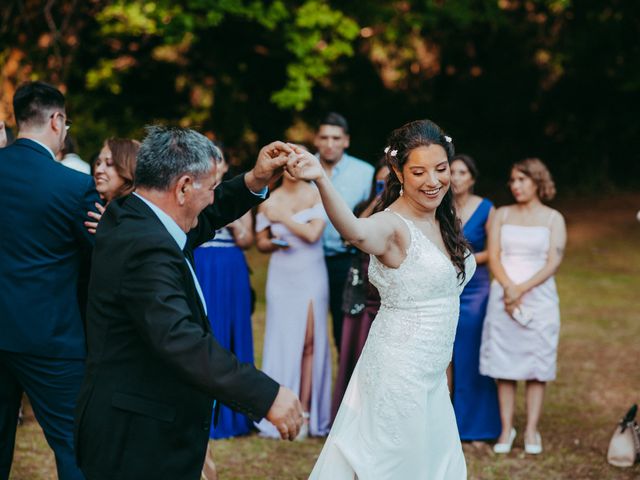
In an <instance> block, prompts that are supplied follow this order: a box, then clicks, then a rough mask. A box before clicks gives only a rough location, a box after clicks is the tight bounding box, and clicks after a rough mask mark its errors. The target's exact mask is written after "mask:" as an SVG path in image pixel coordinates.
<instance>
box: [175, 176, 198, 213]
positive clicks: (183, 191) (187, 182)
mask: <svg viewBox="0 0 640 480" xmlns="http://www.w3.org/2000/svg"><path fill="white" fill-rule="evenodd" d="M192 187H193V179H192V178H191V177H190V176H189V175H182V176H181V177H180V178H178V180H177V181H176V184H175V186H174V187H173V191H174V194H175V196H176V201H177V202H178V205H180V206H183V205H184V204H185V203H186V201H187V193H188V192H189V190H191V188H192Z"/></svg>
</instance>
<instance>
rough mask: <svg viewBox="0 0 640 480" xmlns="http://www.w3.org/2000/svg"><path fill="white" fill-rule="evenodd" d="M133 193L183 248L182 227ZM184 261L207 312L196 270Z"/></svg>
mask: <svg viewBox="0 0 640 480" xmlns="http://www.w3.org/2000/svg"><path fill="white" fill-rule="evenodd" d="M133 194H134V195H135V196H136V197H138V198H139V199H140V200H142V201H143V202H144V203H146V204H147V205H148V206H149V208H150V209H151V210H152V211H153V213H155V214H156V216H157V217H158V220H160V222H162V225H164V228H166V229H167V231H168V232H169V235H171V237H173V239H174V240H175V241H176V243H177V244H178V247H180V250H184V246H185V245H186V244H187V234H186V233H184V232H183V231H182V229H181V228H180V227H179V226H178V224H177V223H176V222H175V220H174V219H173V218H171V217H170V216H169V215H167V214H166V213H164V212H163V211H162V209H161V208H160V207H158V206H157V205H156V204H155V203H153V202H151V201H149V200H147V199H146V198H144V197H143V196H141V195H138V194H137V193H136V192H133ZM184 261H185V263H186V264H187V266H188V267H189V271H190V272H191V276H192V277H193V283H194V284H195V285H196V290H197V291H198V295H200V302H202V307H203V308H204V313H207V303H206V302H205V301H204V295H202V289H201V288H200V284H199V283H198V277H196V272H195V271H194V270H193V267H192V266H191V262H189V260H187V257H184Z"/></svg>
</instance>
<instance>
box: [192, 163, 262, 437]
mask: <svg viewBox="0 0 640 480" xmlns="http://www.w3.org/2000/svg"><path fill="white" fill-rule="evenodd" d="M227 170H228V166H227V164H226V163H225V162H224V161H223V162H222V163H221V164H218V169H217V171H218V175H219V176H220V177H222V176H223V175H224V174H225V173H226V172H227ZM220 179H222V178H220ZM252 243H253V219H252V216H251V212H247V213H246V214H245V215H244V216H242V217H241V218H239V219H238V220H236V221H235V222H233V223H231V224H229V225H227V226H226V227H224V228H222V229H220V230H218V231H216V235H215V237H214V238H213V239H212V240H210V241H208V242H206V243H203V244H202V245H201V246H200V247H198V248H197V249H196V250H195V251H194V258H195V264H196V276H197V277H198V282H199V283H200V286H201V287H202V293H203V295H204V298H205V302H206V303H207V311H208V317H209V321H210V322H211V330H212V332H213V336H214V337H215V338H216V340H217V341H218V343H219V344H220V345H222V346H223V347H224V348H226V349H228V350H229V351H231V352H232V353H233V354H235V356H236V357H237V358H238V360H239V361H240V362H243V363H245V362H247V363H253V334H252V332H251V285H250V283H249V268H248V267H247V261H246V259H245V256H244V252H243V249H245V248H249V247H250V246H251V245H252ZM251 428H252V423H251V422H250V421H249V419H248V418H247V417H246V416H244V415H242V414H240V413H237V412H234V411H233V410H231V409H230V408H227V407H226V406H224V405H221V406H220V412H219V414H218V422H217V425H216V426H214V425H213V422H212V423H211V431H210V432H209V436H210V437H211V438H214V439H219V438H229V437H235V436H238V435H244V434H247V433H249V431H250V430H251Z"/></svg>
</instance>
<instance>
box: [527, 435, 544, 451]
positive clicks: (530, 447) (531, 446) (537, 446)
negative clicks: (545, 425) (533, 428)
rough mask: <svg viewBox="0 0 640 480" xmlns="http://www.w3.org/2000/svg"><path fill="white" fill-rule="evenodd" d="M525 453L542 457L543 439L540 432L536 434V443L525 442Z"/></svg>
mask: <svg viewBox="0 0 640 480" xmlns="http://www.w3.org/2000/svg"><path fill="white" fill-rule="evenodd" d="M524 453H528V454H529V455H540V454H541V453H542V437H541V436H540V432H536V443H527V442H524Z"/></svg>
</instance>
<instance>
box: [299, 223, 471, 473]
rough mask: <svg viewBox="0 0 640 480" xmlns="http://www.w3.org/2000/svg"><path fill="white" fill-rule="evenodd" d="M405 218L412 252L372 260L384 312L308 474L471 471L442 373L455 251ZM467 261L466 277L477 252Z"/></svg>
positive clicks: (447, 357)
mask: <svg viewBox="0 0 640 480" xmlns="http://www.w3.org/2000/svg"><path fill="white" fill-rule="evenodd" d="M400 218H402V219H403V220H404V222H405V223H406V224H407V226H408V228H409V231H410V233H411V244H410V246H409V249H408V251H407V256H406V258H405V260H404V261H403V263H402V264H401V265H400V267H398V268H388V267H386V266H384V265H383V264H381V263H380V262H379V261H378V260H377V259H376V258H375V257H373V256H372V257H371V263H370V266H369V279H370V281H371V283H372V284H373V285H375V286H376V287H377V288H378V291H379V292H380V297H381V306H380V311H379V312H378V315H377V316H376V319H375V320H374V322H373V326H372V327H371V331H370V332H369V337H368V339H367V343H366V344H365V347H364V349H363V351H362V355H361V356H360V360H359V361H358V364H357V366H356V368H355V370H354V372H353V376H352V377H351V381H350V382H349V386H348V387H347V391H346V393H345V396H344V398H343V400H342V404H341V405H340V409H339V411H338V415H337V416H336V419H335V422H334V424H333V427H332V428H331V432H330V433H329V437H328V438H327V441H326V443H325V445H324V448H323V449H322V453H321V454H320V457H319V458H318V461H317V463H316V465H315V467H314V469H313V471H312V472H311V476H310V478H311V479H322V480H342V479H344V480H354V479H358V480H383V479H397V480H409V479H424V480H439V479H442V480H461V479H466V478H467V469H466V464H465V460H464V456H463V453H462V446H461V444H460V438H459V436H458V428H457V426H456V420H455V416H454V413H453V407H452V405H451V400H450V397H449V389H448V388H447V380H446V374H445V371H446V368H447V366H448V365H449V362H450V361H451V355H452V350H453V340H454V337H455V332H456V326H457V323H458V313H459V297H460V293H461V292H462V289H463V287H464V285H460V280H459V279H458V278H457V272H456V270H455V268H454V266H453V264H452V263H451V261H450V260H449V258H447V257H446V256H445V255H444V253H443V252H442V251H441V250H440V249H439V248H438V247H436V246H435V245H434V244H433V243H431V242H430V241H429V240H428V239H427V238H426V237H425V236H424V235H423V234H422V232H421V231H420V230H418V228H417V227H416V226H415V225H414V224H413V223H412V222H411V221H409V220H407V219H404V218H403V217H400ZM465 263H466V264H465V269H466V281H468V280H469V279H470V278H471V277H472V276H473V274H474V272H475V266H476V265H475V260H474V257H473V255H469V256H468V257H467V260H466V262H465ZM465 283H466V282H465Z"/></svg>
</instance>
